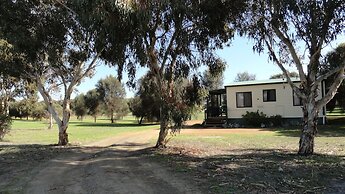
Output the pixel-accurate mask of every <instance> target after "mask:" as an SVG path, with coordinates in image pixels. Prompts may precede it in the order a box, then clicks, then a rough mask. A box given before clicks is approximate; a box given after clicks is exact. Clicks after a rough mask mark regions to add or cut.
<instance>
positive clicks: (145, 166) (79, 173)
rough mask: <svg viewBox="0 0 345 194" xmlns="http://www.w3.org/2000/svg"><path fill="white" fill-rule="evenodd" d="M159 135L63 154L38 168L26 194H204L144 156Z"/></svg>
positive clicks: (128, 136)
mask: <svg viewBox="0 0 345 194" xmlns="http://www.w3.org/2000/svg"><path fill="white" fill-rule="evenodd" d="M157 133H158V130H152V131H150V132H147V131H145V132H138V133H135V134H133V133H132V134H123V135H120V136H117V137H114V138H109V139H105V140H102V141H100V142H96V143H93V144H90V145H88V146H86V147H82V148H78V149H76V150H75V151H74V152H72V153H66V154H63V155H62V156H61V157H58V158H56V159H53V160H51V161H49V162H47V163H45V164H42V165H39V166H37V167H36V168H35V169H34V170H33V173H32V177H31V181H30V182H29V183H28V184H27V187H26V188H25V189H24V193H35V194H39V193H59V194H60V193H202V192H201V191H200V190H198V188H197V187H196V186H195V185H193V184H192V183H190V182H189V181H188V180H187V178H186V177H181V176H180V175H178V174H175V173H173V172H172V171H169V170H167V169H166V168H164V167H162V166H161V165H159V164H157V163H154V162H152V161H149V160H148V159H147V158H145V157H143V156H142V155H141V153H142V152H141V151H140V150H141V149H144V148H147V147H150V146H152V144H150V140H151V139H152V138H156V137H157ZM151 142H152V141H151Z"/></svg>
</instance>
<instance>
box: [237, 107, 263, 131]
mask: <svg viewBox="0 0 345 194" xmlns="http://www.w3.org/2000/svg"><path fill="white" fill-rule="evenodd" d="M242 118H243V121H244V124H245V125H247V126H252V127H261V124H265V125H266V124H267V123H268V122H267V121H268V120H267V116H266V114H264V113H263V112H260V113H259V111H258V110H257V111H256V112H248V111H247V112H246V114H244V115H242Z"/></svg>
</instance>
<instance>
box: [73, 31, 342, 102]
mask: <svg viewBox="0 0 345 194" xmlns="http://www.w3.org/2000/svg"><path fill="white" fill-rule="evenodd" d="M340 42H345V37H344V36H342V37H340V38H338V40H337V41H336V43H333V44H332V45H330V46H328V47H327V48H326V52H328V51H329V50H331V49H332V48H335V47H336V46H337V44H338V43H340ZM252 47H253V42H252V41H250V40H248V39H246V38H242V37H235V39H234V40H233V41H232V43H231V46H230V47H226V48H224V49H222V50H218V51H217V54H218V55H219V56H220V57H221V58H222V59H223V60H225V61H226V63H227V67H226V70H225V72H224V84H225V85H226V84H227V83H231V82H233V81H234V79H235V77H236V75H237V73H240V72H244V71H247V72H248V73H250V74H255V75H256V79H257V80H266V79H269V77H270V76H271V75H273V74H277V73H281V70H280V69H279V67H278V66H276V65H275V64H273V63H272V62H271V61H269V60H268V55H267V54H266V53H261V54H260V55H259V54H258V53H254V52H253V49H252ZM289 70H290V71H292V70H294V69H293V68H291V69H289ZM137 73H138V74H137V77H138V78H139V77H141V76H142V75H144V74H145V70H144V69H141V70H138V72H137ZM107 75H115V76H116V75H117V72H116V69H115V68H110V67H108V66H105V65H102V66H99V67H98V68H97V69H96V73H95V75H94V76H93V77H92V78H91V79H90V78H87V79H85V80H84V81H83V82H82V83H81V84H80V85H79V86H78V87H77V90H78V92H77V94H79V93H84V94H85V93H86V92H87V91H88V90H90V89H93V88H95V85H96V83H97V81H98V80H100V79H101V78H104V77H106V76H107ZM126 81H127V75H123V82H124V83H125V82H126ZM126 91H127V97H132V96H133V95H134V91H133V90H130V89H129V88H126Z"/></svg>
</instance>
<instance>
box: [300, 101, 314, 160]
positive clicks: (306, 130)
mask: <svg viewBox="0 0 345 194" xmlns="http://www.w3.org/2000/svg"><path fill="white" fill-rule="evenodd" d="M315 103H316V102H315V98H313V97H312V98H310V99H309V100H308V101H307V102H306V103H305V105H304V106H303V120H304V122H303V128H302V134H301V137H300V141H299V150H298V154H299V155H311V154H313V153H314V138H315V136H316V134H317V120H318V109H317V107H316V105H315Z"/></svg>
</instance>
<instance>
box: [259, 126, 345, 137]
mask: <svg viewBox="0 0 345 194" xmlns="http://www.w3.org/2000/svg"><path fill="white" fill-rule="evenodd" d="M317 128H318V133H317V137H345V126H344V125H319V126H318V127H317ZM301 129H302V127H301V126H294V127H284V128H264V129H261V131H273V132H276V133H277V135H278V136H287V137H300V135H301Z"/></svg>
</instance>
